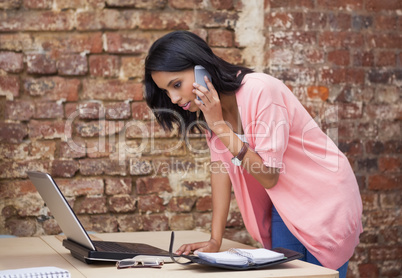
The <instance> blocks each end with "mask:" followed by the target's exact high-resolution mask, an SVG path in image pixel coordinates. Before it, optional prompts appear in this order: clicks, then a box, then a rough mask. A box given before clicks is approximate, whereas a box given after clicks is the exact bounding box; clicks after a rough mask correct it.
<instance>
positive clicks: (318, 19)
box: [304, 12, 327, 30]
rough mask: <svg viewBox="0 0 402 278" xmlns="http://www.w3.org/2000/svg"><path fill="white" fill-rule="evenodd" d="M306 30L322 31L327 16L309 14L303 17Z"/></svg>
mask: <svg viewBox="0 0 402 278" xmlns="http://www.w3.org/2000/svg"><path fill="white" fill-rule="evenodd" d="M304 17H305V19H304V20H305V22H306V29H307V30H322V29H325V27H326V25H327V14H325V13H320V12H309V13H306V14H305V15H304Z"/></svg>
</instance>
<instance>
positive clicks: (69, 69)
mask: <svg viewBox="0 0 402 278" xmlns="http://www.w3.org/2000/svg"><path fill="white" fill-rule="evenodd" d="M57 68H58V70H59V74H60V75H85V74H86V73H87V72H88V62H87V57H86V55H80V54H66V55H61V56H60V57H59V59H58V61H57Z"/></svg>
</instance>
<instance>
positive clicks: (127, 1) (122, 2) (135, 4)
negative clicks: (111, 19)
mask: <svg viewBox="0 0 402 278" xmlns="http://www.w3.org/2000/svg"><path fill="white" fill-rule="evenodd" d="M107 4H108V6H109V7H117V8H137V9H141V8H147V9H162V8H164V7H165V6H166V4H167V0H148V1H145V2H144V1H138V0H108V1H107Z"/></svg>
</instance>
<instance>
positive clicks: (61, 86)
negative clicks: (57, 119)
mask: <svg viewBox="0 0 402 278" xmlns="http://www.w3.org/2000/svg"><path fill="white" fill-rule="evenodd" d="M80 84H81V82H80V80H78V79H66V78H62V77H57V76H56V77H41V78H29V79H26V80H25V82H24V87H25V90H26V91H27V92H28V93H29V94H30V95H31V96H40V97H41V99H43V100H50V101H60V100H66V101H77V100H78V90H79V88H80Z"/></svg>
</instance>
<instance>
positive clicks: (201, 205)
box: [196, 196, 212, 212]
mask: <svg viewBox="0 0 402 278" xmlns="http://www.w3.org/2000/svg"><path fill="white" fill-rule="evenodd" d="M196 209H197V211H201V212H205V211H212V197H211V196H204V197H200V198H199V199H198V200H197V204H196Z"/></svg>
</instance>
